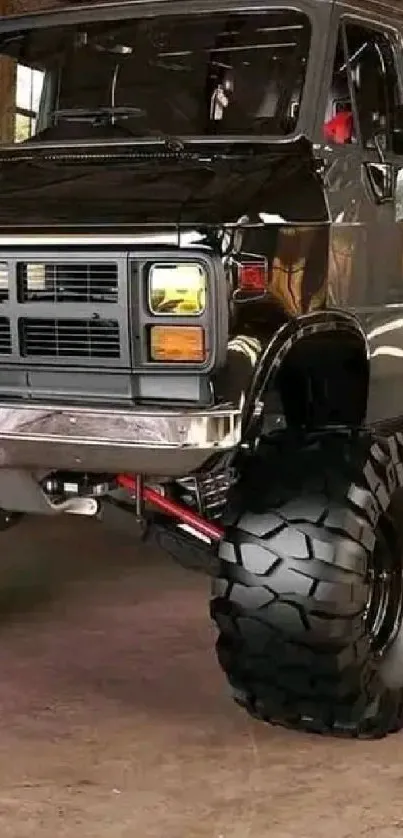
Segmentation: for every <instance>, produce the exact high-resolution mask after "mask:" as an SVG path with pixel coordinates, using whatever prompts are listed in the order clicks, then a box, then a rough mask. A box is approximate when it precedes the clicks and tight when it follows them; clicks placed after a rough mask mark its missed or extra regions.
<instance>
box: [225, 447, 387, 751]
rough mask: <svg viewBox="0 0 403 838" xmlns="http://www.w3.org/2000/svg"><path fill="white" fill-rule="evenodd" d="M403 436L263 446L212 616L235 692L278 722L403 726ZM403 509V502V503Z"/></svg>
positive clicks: (369, 732) (229, 539)
mask: <svg viewBox="0 0 403 838" xmlns="http://www.w3.org/2000/svg"><path fill="white" fill-rule="evenodd" d="M402 455H403V437H400V434H398V435H397V436H396V437H391V438H390V439H389V440H374V439H373V438H370V437H368V436H359V437H356V438H355V439H354V440H353V439H352V438H351V437H346V436H342V435H339V436H338V435H334V436H332V437H323V438H322V439H319V438H317V439H316V440H313V441H311V442H309V443H307V444H305V445H304V447H303V448H296V447H292V446H291V444H290V442H289V441H287V438H286V437H285V438H284V444H283V446H282V447H281V448H280V447H279V446H278V445H277V446H276V447H274V446H273V445H272V446H271V445H266V446H265V447H263V446H261V448H260V450H259V452H258V453H257V454H256V455H255V457H254V458H253V460H252V461H251V463H250V465H249V467H248V469H246V471H245V474H244V475H243V477H242V480H241V481H240V483H239V484H238V486H237V487H236V490H235V493H234V495H233V497H232V498H231V499H230V503H229V507H228V513H227V515H226V520H225V523H226V535H225V538H224V539H223V541H222V543H221V545H220V553H219V557H220V570H219V574H218V578H217V579H216V580H214V582H213V596H212V600H211V615H212V617H213V619H214V621H215V623H216V624H217V626H218V629H219V637H218V641H217V654H218V659H219V662H220V664H221V667H222V668H223V670H224V672H225V673H226V675H227V677H228V680H229V682H230V684H231V687H232V690H233V693H234V697H235V700H236V701H237V702H238V703H239V704H241V705H242V706H244V707H245V708H246V709H247V710H248V711H249V712H250V713H251V714H252V715H253V716H256V717H258V718H260V719H263V720H264V721H267V722H271V723H277V724H282V725H285V726H288V727H293V728H299V729H303V730H308V731H314V732H318V733H323V734H334V735H337V734H338V735H347V736H352V737H380V736H384V735H385V734H386V733H388V732H391V731H395V730H398V729H400V728H401V727H402V726H403V632H402V604H403V571H402V551H401V545H402V539H401V537H400V527H399V521H400V519H399V514H398V512H397V509H398V503H399V500H400V495H401V494H402V493H401V491H400V489H401V486H402V484H403V465H402V462H403V456H402ZM402 509H403V507H402Z"/></svg>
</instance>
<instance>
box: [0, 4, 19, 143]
mask: <svg viewBox="0 0 403 838" xmlns="http://www.w3.org/2000/svg"><path fill="white" fill-rule="evenodd" d="M9 13H10V3H9V0H0V15H1V16H2V17H3V16H5V15H7V14H9ZM15 82H16V62H15V61H13V60H12V59H11V58H4V56H0V142H3V143H4V142H11V141H12V140H13V137H14V103H15Z"/></svg>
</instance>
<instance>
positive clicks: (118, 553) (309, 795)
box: [0, 518, 403, 838]
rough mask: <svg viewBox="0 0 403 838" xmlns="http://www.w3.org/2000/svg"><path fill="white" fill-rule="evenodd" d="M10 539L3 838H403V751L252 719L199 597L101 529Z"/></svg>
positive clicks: (0, 755) (179, 573)
mask: <svg viewBox="0 0 403 838" xmlns="http://www.w3.org/2000/svg"><path fill="white" fill-rule="evenodd" d="M1 539H2V560H1V570H0V613H1V615H2V617H1V621H2V624H1V643H0V670H1V681H0V727H1V730H0V835H1V836H2V838H6V836H7V837H8V836H12V838H25V837H26V836H30V838H32V836H35V838H73V836H74V838H77V836H80V838H137V836H138V837H139V838H185V836H186V838H263V836H264V838H266V836H269V838H289V836H295V838H319V836H320V838H323V836H324V835H326V836H327V838H336V836H337V838H347V836H354V837H355V838H357V836H364V835H365V836H367V835H374V836H376V838H395V836H400V835H401V834H402V830H403V805H402V801H403V737H402V735H397V736H393V737H390V738H389V739H388V740H384V741H381V742H370V743H354V742H345V741H329V740H322V739H320V738H316V737H314V736H304V735H294V734H292V733H289V732H286V731H282V730H280V729H277V728H276V729H273V728H270V727H265V726H264V725H261V724H259V723H257V722H254V721H252V720H251V719H248V718H247V717H246V716H245V715H244V713H243V712H242V711H241V710H239V709H238V708H237V707H236V706H234V705H233V704H232V703H231V701H230V700H229V698H228V696H227V691H226V687H225V684H224V679H223V677H222V676H221V673H220V672H219V670H218V668H217V666H216V663H215V660H214V656H213V651H212V648H213V639H214V632H213V630H212V628H211V627H210V626H209V622H208V617H207V607H206V600H207V593H208V583H207V582H206V580H205V579H203V578H202V577H199V576H196V575H193V574H191V573H187V572H185V571H183V570H181V569H180V568H177V567H175V566H174V565H172V564H171V563H169V562H168V561H166V560H164V559H162V558H161V557H160V556H158V555H156V554H155V553H153V552H152V551H151V550H150V548H147V547H145V546H141V547H140V548H139V546H138V545H137V546H136V545H135V544H133V543H132V541H131V540H130V539H129V538H128V537H123V536H117V535H116V534H115V533H113V532H111V531H106V530H105V529H104V528H103V527H102V526H101V525H97V524H95V523H93V522H90V523H89V522H84V521H81V520H77V519H67V518H66V519H65V520H63V521H62V522H60V521H51V522H50V523H47V522H42V521H34V522H26V523H23V524H21V525H20V526H19V527H17V529H15V530H13V531H10V532H9V533H7V534H5V535H2V536H1Z"/></svg>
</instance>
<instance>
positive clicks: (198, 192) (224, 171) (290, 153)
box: [0, 138, 326, 233]
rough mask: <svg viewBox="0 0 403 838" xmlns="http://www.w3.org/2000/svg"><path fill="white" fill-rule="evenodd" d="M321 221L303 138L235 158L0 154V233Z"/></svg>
mask: <svg viewBox="0 0 403 838" xmlns="http://www.w3.org/2000/svg"><path fill="white" fill-rule="evenodd" d="M273 214H274V215H275V216H276V217H279V218H280V219H284V220H285V221H287V222H299V221H302V222H307V221H311V222H314V221H321V220H322V221H323V219H324V215H326V208H325V203H324V199H323V194H322V189H321V186H320V184H319V181H318V178H317V175H316V172H315V161H314V156H313V152H312V147H311V145H310V143H308V142H307V141H306V140H305V139H304V138H299V139H297V140H294V141H292V142H282V143H271V144H266V143H264V144H255V145H252V144H248V145H245V144H242V145H241V144H239V145H238V144H233V145H232V147H231V149H222V150H220V149H219V147H217V146H215V147H214V148H213V147H212V145H210V148H203V147H200V148H198V147H197V148H195V147H194V146H190V145H189V146H188V147H186V149H172V148H168V147H165V146H164V145H161V144H155V143H153V144H147V145H143V144H141V145H140V144H138V145H137V146H133V145H132V146H128V147H123V148H122V147H120V148H119V149H111V148H100V149H99V150H98V149H94V148H91V149H88V148H86V149H84V148H82V149H80V148H74V149H71V148H70V149H66V148H64V149H62V148H60V147H59V148H54V149H46V148H34V147H28V145H26V146H24V147H18V149H15V150H13V151H8V152H7V151H5V150H3V151H0V228H3V232H4V230H5V229H7V230H8V231H9V230H10V228H12V231H13V232H14V233H17V232H18V231H19V230H27V228H29V229H30V230H35V229H39V228H40V229H42V230H43V228H49V229H53V230H55V229H60V228H61V227H62V228H63V229H65V228H68V229H75V230H80V231H85V230H88V229H91V230H92V231H94V228H96V229H99V230H102V231H108V230H109V231H111V230H113V231H116V230H127V228H128V227H138V226H141V227H144V225H146V226H147V227H150V226H152V227H156V228H159V227H161V226H163V227H164V228H165V227H167V226H168V227H170V228H172V227H174V228H176V229H178V230H179V229H180V228H181V227H182V226H189V225H191V226H192V227H194V226H195V225H197V226H200V225H202V226H209V225H213V226H215V227H216V226H217V225H219V226H222V225H224V226H225V225H226V224H231V223H237V222H239V220H240V219H241V218H242V217H244V216H247V217H248V219H250V222H252V223H253V222H255V223H259V222H260V223H261V222H262V221H264V218H265V217H266V216H273Z"/></svg>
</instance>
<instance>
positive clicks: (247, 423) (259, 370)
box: [242, 309, 370, 438]
mask: <svg viewBox="0 0 403 838" xmlns="http://www.w3.org/2000/svg"><path fill="white" fill-rule="evenodd" d="M329 333H338V334H341V335H348V336H349V337H350V338H353V339H354V340H356V341H357V347H359V348H360V350H361V352H362V356H363V359H364V360H365V364H366V368H367V381H366V399H368V385H369V362H370V350H369V345H368V340H367V336H366V334H365V331H364V329H363V328H362V325H361V323H360V321H359V320H358V318H357V317H356V316H355V315H354V314H350V313H348V312H345V311H343V310H339V309H327V310H324V311H323V310H322V311H319V312H314V313H310V314H304V315H301V316H299V317H297V318H294V319H292V320H289V321H287V322H286V323H284V324H283V325H282V326H280V328H279V329H278V330H277V331H276V333H275V334H274V335H273V337H272V338H271V339H270V341H269V342H268V344H267V345H266V347H265V348H264V350H263V351H262V352H261V354H260V356H259V359H258V361H257V364H256V366H255V369H254V372H253V376H252V379H251V382H250V386H249V389H248V391H247V393H246V394H245V402H244V406H243V416H242V420H243V437H244V438H248V436H249V435H250V434H251V431H252V428H253V427H254V424H255V421H254V420H255V418H256V415H257V414H258V412H259V411H258V407H259V404H260V403H261V402H262V397H263V394H264V392H265V390H266V389H267V388H268V387H269V386H270V385H271V384H272V383H273V382H274V380H275V378H276V376H277V374H278V372H279V370H280V368H281V366H282V364H283V363H284V361H285V358H286V357H287V356H288V355H289V353H290V351H291V350H292V349H294V348H295V346H296V345H297V344H298V343H300V342H301V341H302V340H304V339H306V338H315V336H316V337H317V338H318V340H320V337H321V336H322V335H324V334H329Z"/></svg>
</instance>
